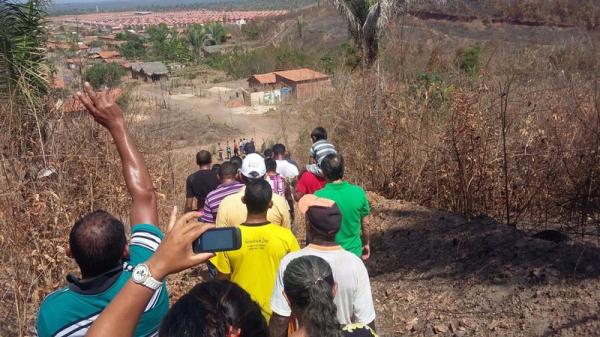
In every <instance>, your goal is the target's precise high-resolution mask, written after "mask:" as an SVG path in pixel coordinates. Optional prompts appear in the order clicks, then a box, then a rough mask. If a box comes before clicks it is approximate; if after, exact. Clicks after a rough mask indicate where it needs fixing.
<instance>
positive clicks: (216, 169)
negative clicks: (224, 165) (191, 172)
mask: <svg viewBox="0 0 600 337" xmlns="http://www.w3.org/2000/svg"><path fill="white" fill-rule="evenodd" d="M210 169H211V171H213V172H214V173H216V174H219V172H220V171H221V164H213V166H212V167H211V168H210Z"/></svg>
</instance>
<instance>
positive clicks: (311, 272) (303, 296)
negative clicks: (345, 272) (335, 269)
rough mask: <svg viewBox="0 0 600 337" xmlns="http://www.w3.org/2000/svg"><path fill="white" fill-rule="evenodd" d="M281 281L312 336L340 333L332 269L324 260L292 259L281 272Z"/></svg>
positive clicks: (337, 334) (305, 257) (318, 258)
mask: <svg viewBox="0 0 600 337" xmlns="http://www.w3.org/2000/svg"><path fill="white" fill-rule="evenodd" d="M283 285H284V289H285V293H286V295H287V296H288V298H289V299H290V301H291V303H292V309H295V310H297V311H298V314H299V315H300V316H301V317H302V319H303V320H304V322H305V324H306V325H307V328H308V333H309V335H310V336H311V337H340V336H341V329H340V324H339V322H338V319H337V308H336V306H335V303H334V302H333V297H334V294H333V286H334V280H333V273H332V271H331V267H330V266H329V264H328V263H327V262H326V261H325V260H323V259H322V258H320V257H317V256H303V257H299V258H297V259H294V260H293V261H292V262H290V264H288V266H287V267H286V270H285V272H284V274H283Z"/></svg>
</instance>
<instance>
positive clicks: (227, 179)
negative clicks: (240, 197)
mask: <svg viewBox="0 0 600 337" xmlns="http://www.w3.org/2000/svg"><path fill="white" fill-rule="evenodd" d="M237 177H238V169H237V167H236V166H235V164H233V163H231V162H224V163H223V164H222V165H221V168H220V169H219V179H220V185H219V186H217V188H216V189H215V190H213V191H212V192H210V193H208V195H207V196H206V202H205V203H204V209H203V212H202V216H201V217H200V221H202V222H205V223H211V224H214V223H215V222H216V221H217V212H218V211H219V205H221V201H223V199H225V198H226V197H227V196H229V195H232V194H235V193H237V192H239V191H240V189H242V187H244V184H242V183H240V182H239V181H238V180H237Z"/></svg>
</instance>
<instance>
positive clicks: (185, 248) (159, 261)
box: [148, 206, 215, 280]
mask: <svg viewBox="0 0 600 337" xmlns="http://www.w3.org/2000/svg"><path fill="white" fill-rule="evenodd" d="M176 214H177V206H175V207H173V212H172V213H171V221H170V222H169V226H168V229H167V233H166V235H165V238H164V239H163V240H162V242H161V244H160V246H159V247H158V249H157V250H156V252H155V253H154V255H153V256H152V257H151V258H150V260H149V261H148V267H149V268H150V271H151V273H152V276H153V277H154V278H156V279H157V280H161V279H163V278H165V277H166V276H167V275H170V274H175V273H178V272H180V271H182V270H185V269H188V268H190V267H193V266H196V265H199V264H201V263H203V262H206V261H208V259H210V258H211V257H213V256H215V254H214V253H202V254H195V253H194V252H193V251H192V243H193V242H194V240H196V239H197V238H198V237H199V236H200V235H202V233H204V232H206V230H208V229H210V228H214V225H207V224H201V223H199V222H197V221H196V219H197V218H198V212H189V213H186V214H184V215H183V216H182V217H180V218H179V219H178V220H175V218H176Z"/></svg>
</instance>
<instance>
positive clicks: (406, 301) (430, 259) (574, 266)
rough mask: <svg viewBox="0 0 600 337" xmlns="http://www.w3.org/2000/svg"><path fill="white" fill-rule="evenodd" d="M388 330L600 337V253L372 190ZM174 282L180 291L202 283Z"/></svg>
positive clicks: (375, 254) (382, 320) (374, 267)
mask: <svg viewBox="0 0 600 337" xmlns="http://www.w3.org/2000/svg"><path fill="white" fill-rule="evenodd" d="M369 197H370V199H371V202H372V207H373V213H374V221H373V223H374V228H373V230H374V231H375V233H374V235H373V244H372V249H373V251H372V258H371V259H370V260H369V261H368V262H367V268H368V270H369V273H370V276H371V285H372V288H373V296H374V300H375V309H376V312H377V315H378V316H377V327H378V330H379V334H380V336H540V337H542V336H543V337H546V336H598V335H599V333H598V332H597V331H598V329H599V328H600V304H599V303H600V292H598V288H599V287H600V280H599V277H600V260H599V259H598V258H599V257H600V250H599V249H598V248H597V247H592V246H583V245H579V244H577V243H562V244H556V243H552V242H548V241H543V240H538V239H533V238H531V237H529V236H528V235H526V234H525V233H524V232H521V231H519V230H517V229H514V228H512V227H507V226H505V225H502V224H497V223H495V222H494V221H492V220H490V219H485V218H480V219H475V220H472V221H468V220H467V219H465V218H463V217H460V216H457V215H453V214H449V213H447V212H443V211H438V210H431V209H427V208H424V207H421V206H418V205H415V204H412V203H408V202H403V201H399V200H387V199H384V198H382V197H379V196H377V195H376V194H373V193H369ZM202 275H204V273H203V272H201V271H200V270H195V271H188V272H185V273H182V274H181V275H178V276H175V277H173V278H172V280H171V291H172V294H174V295H175V296H174V297H177V296H178V295H179V294H181V292H182V291H185V290H186V289H189V287H191V286H192V285H193V284H195V283H196V282H198V281H200V280H201V279H202Z"/></svg>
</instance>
